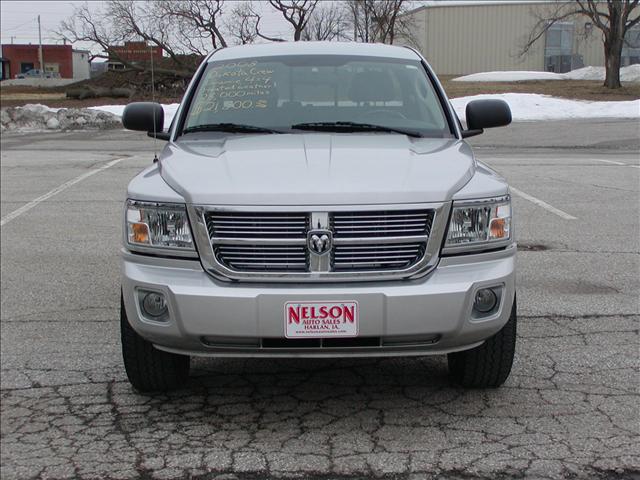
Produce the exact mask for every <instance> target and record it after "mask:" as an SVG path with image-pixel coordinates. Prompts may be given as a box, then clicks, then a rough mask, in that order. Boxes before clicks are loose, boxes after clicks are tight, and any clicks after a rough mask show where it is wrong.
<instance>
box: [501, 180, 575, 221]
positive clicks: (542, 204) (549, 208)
mask: <svg viewBox="0 0 640 480" xmlns="http://www.w3.org/2000/svg"><path fill="white" fill-rule="evenodd" d="M509 188H510V189H511V191H512V192H513V193H515V194H516V195H518V196H519V197H522V198H524V199H525V200H529V201H530V202H531V203H535V204H536V205H538V206H539V207H542V208H544V209H545V210H547V211H549V212H551V213H553V214H554V215H557V216H559V217H560V218H564V219H565V220H577V218H576V217H574V216H573V215H569V214H568V213H566V212H563V211H562V210H559V209H557V208H556V207H554V206H552V205H549V204H548V203H547V202H543V201H542V200H540V199H539V198H536V197H533V196H531V195H529V194H528V193H524V192H521V191H520V190H518V189H517V188H513V187H511V186H510V187H509Z"/></svg>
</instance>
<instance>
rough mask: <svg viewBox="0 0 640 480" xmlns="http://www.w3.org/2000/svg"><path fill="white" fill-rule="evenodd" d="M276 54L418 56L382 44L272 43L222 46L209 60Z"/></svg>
mask: <svg viewBox="0 0 640 480" xmlns="http://www.w3.org/2000/svg"><path fill="white" fill-rule="evenodd" d="M276 55H360V56H371V57H387V58H398V59H407V60H417V59H418V58H419V57H418V55H417V54H416V53H415V52H414V51H413V50H411V49H409V48H405V47H398V46H394V45H385V44H382V43H357V42H272V43H259V44H251V45H238V46H234V47H228V48H221V49H220V50H216V51H215V52H214V53H213V54H212V55H211V56H210V57H209V62H217V61H220V60H232V59H233V60H235V59H238V58H252V57H270V56H276Z"/></svg>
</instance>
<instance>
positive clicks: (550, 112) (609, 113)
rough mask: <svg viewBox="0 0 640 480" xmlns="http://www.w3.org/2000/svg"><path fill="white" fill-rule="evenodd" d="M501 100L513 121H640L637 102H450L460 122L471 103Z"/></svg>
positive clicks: (525, 96)
mask: <svg viewBox="0 0 640 480" xmlns="http://www.w3.org/2000/svg"><path fill="white" fill-rule="evenodd" d="M484 99H501V100H504V101H506V102H507V103H508V104H509V107H510V108H511V115H512V117H513V120H514V121H525V122H526V121H533V120H566V119H576V118H584V119H590V118H640V100H631V101H625V102H586V101H579V100H568V99H565V98H557V97H550V96H548V95H538V94H534V93H502V94H496V95H474V96H471V97H460V98H454V99H452V100H451V103H452V104H453V108H454V109H455V110H456V113H457V114H458V116H459V117H460V119H461V120H462V119H464V117H465V108H466V106H467V103H469V102H470V101H471V100H484Z"/></svg>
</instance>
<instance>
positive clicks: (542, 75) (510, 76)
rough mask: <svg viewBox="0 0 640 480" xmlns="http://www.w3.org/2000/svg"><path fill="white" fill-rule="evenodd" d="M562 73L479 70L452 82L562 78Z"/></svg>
mask: <svg viewBox="0 0 640 480" xmlns="http://www.w3.org/2000/svg"><path fill="white" fill-rule="evenodd" d="M564 79H565V78H564V75H562V74H558V73H553V72H527V71H512V72H509V71H505V72H481V73H472V74H471V75H465V76H463V77H458V78H454V79H453V81H454V82H521V81H525V80H564Z"/></svg>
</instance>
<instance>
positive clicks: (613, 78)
mask: <svg viewBox="0 0 640 480" xmlns="http://www.w3.org/2000/svg"><path fill="white" fill-rule="evenodd" d="M622 45H623V40H622V39H615V40H614V41H613V42H612V43H611V44H609V42H605V44H604V64H605V70H606V76H605V79H604V86H605V87H607V88H620V87H621V86H622V85H621V84H620V62H621V59H622Z"/></svg>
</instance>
